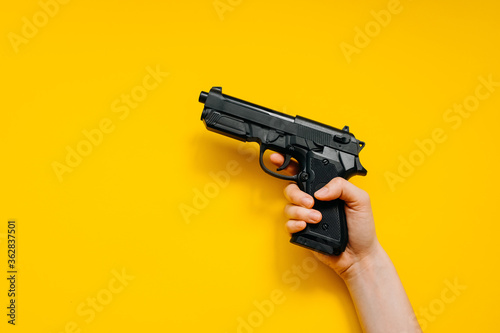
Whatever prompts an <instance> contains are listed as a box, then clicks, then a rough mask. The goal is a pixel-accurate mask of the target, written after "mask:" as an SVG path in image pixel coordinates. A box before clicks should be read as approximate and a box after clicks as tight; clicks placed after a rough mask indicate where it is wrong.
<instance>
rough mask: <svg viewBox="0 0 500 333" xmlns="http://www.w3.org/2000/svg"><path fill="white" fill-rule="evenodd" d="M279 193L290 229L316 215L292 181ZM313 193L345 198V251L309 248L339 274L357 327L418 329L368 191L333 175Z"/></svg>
mask: <svg viewBox="0 0 500 333" xmlns="http://www.w3.org/2000/svg"><path fill="white" fill-rule="evenodd" d="M283 161H284V158H283V156H282V155H280V154H272V155H271V162H273V163H274V164H275V165H277V166H280V165H281V164H283ZM285 171H286V173H288V174H290V175H293V174H296V173H297V172H298V166H297V164H296V163H291V164H290V165H289V166H288V167H287V168H286V169H285ZM284 193H285V197H286V199H287V200H288V201H289V203H288V204H287V205H286V207H285V216H286V217H287V219H288V221H287V222H286V224H285V227H286V230H287V231H288V232H289V233H290V234H292V233H295V232H298V231H300V230H302V229H304V228H305V227H306V223H318V222H319V221H321V213H320V212H319V211H317V210H314V209H312V207H313V205H314V200H313V197H312V196H310V195H309V194H307V193H305V192H303V191H301V190H300V189H299V188H298V186H297V185H296V184H289V185H288V186H287V187H286V188H285V191H284ZM314 197H315V198H316V199H317V200H322V201H330V200H334V199H339V198H340V199H341V200H343V201H344V202H345V213H346V219H347V229H348V230H349V242H348V244H347V247H346V250H345V252H343V253H342V254H341V255H340V256H328V255H324V254H321V253H317V252H314V251H312V252H313V253H314V255H315V256H316V257H317V258H318V259H319V260H320V261H322V262H323V263H325V264H326V265H327V266H329V267H331V268H332V269H333V270H334V271H335V272H336V273H337V274H338V275H339V276H340V277H341V278H342V279H343V280H344V282H345V284H346V286H347V288H348V289H349V292H350V294H351V297H352V300H353V302H354V306H355V307H356V312H357V314H358V318H359V321H360V323H361V327H362V328H363V332H367V333H375V332H377V333H378V332H384V333H390V332H397V333H403V332H406V333H410V332H422V330H421V329H420V326H419V325H418V322H417V320H416V317H415V313H414V312H413V308H412V307H411V304H410V301H409V300H408V296H407V295H406V292H405V290H404V288H403V285H402V283H401V280H400V279H399V276H398V274H397V272H396V269H395V267H394V265H393V264H392V262H391V260H390V259H389V256H388V255H387V253H386V252H385V251H384V249H383V248H382V246H381V245H380V243H379V241H378V239H377V235H376V233H375V222H374V219H373V214H372V208H371V203H370V197H369V196H368V193H366V192H365V191H363V190H362V189H360V188H358V187H356V186H355V185H353V184H352V183H350V182H348V181H347V180H345V179H343V178H334V179H332V180H331V181H330V182H329V183H328V184H327V185H325V187H323V188H322V189H320V190H319V191H317V192H316V193H314Z"/></svg>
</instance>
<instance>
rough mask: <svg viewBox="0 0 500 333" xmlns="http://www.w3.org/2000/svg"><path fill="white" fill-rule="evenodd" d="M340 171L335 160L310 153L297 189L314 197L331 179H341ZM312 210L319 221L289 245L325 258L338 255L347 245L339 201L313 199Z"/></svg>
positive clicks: (345, 221) (343, 211) (343, 174)
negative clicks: (301, 180) (303, 176)
mask: <svg viewBox="0 0 500 333" xmlns="http://www.w3.org/2000/svg"><path fill="white" fill-rule="evenodd" d="M344 170H345V169H344V168H343V167H342V164H341V163H338V161H336V160H335V159H328V158H325V157H324V156H321V155H319V154H318V153H315V152H311V153H310V154H308V157H307V161H306V172H307V175H308V177H307V180H306V181H305V182H300V181H299V182H298V183H297V185H298V186H299V188H300V189H301V190H303V191H304V192H306V193H308V194H310V195H311V196H313V197H314V192H316V191H317V190H319V189H320V188H322V187H323V186H324V185H326V184H327V183H328V182H329V181H330V180H332V179H333V178H335V177H338V176H340V177H344V178H345V173H343V172H342V171H344ZM313 208H314V209H316V210H318V211H320V212H321V214H322V219H321V221H320V222H319V223H317V224H313V223H308V224H307V226H306V228H305V229H304V230H302V231H299V232H296V233H294V234H292V238H291V239H290V242H292V243H294V244H297V245H300V246H303V247H306V248H309V249H311V250H315V251H318V252H321V253H325V254H329V255H332V254H333V255H339V254H341V253H342V252H344V250H345V248H346V246H347V241H348V232H347V220H346V217H345V210H344V202H343V201H342V200H340V199H336V200H332V201H320V200H317V199H316V198H314V207H313Z"/></svg>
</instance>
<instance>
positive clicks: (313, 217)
mask: <svg viewBox="0 0 500 333" xmlns="http://www.w3.org/2000/svg"><path fill="white" fill-rule="evenodd" d="M309 219H311V221H315V222H319V221H320V220H321V214H320V213H318V212H310V213H309Z"/></svg>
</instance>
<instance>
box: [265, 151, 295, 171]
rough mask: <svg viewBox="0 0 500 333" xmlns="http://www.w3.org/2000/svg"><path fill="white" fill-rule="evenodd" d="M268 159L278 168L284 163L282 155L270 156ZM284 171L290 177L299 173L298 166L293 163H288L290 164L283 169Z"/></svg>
mask: <svg viewBox="0 0 500 333" xmlns="http://www.w3.org/2000/svg"><path fill="white" fill-rule="evenodd" d="M269 158H270V159H271V162H272V163H273V164H274V165H276V166H278V167H280V166H281V165H282V164H283V162H285V158H284V157H283V155H281V154H278V153H273V154H271V156H269ZM284 171H285V172H286V173H287V174H288V175H290V176H293V175H296V174H297V173H298V172H299V165H298V164H297V162H295V161H290V164H289V165H288V166H287V167H286V168H285V169H284Z"/></svg>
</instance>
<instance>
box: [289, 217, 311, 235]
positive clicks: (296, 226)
mask: <svg viewBox="0 0 500 333" xmlns="http://www.w3.org/2000/svg"><path fill="white" fill-rule="evenodd" d="M285 227H286V230H287V231H288V232H289V233H291V234H293V233H296V232H299V231H301V230H304V228H305V227H306V222H304V221H296V220H289V221H287V222H286V224H285Z"/></svg>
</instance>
